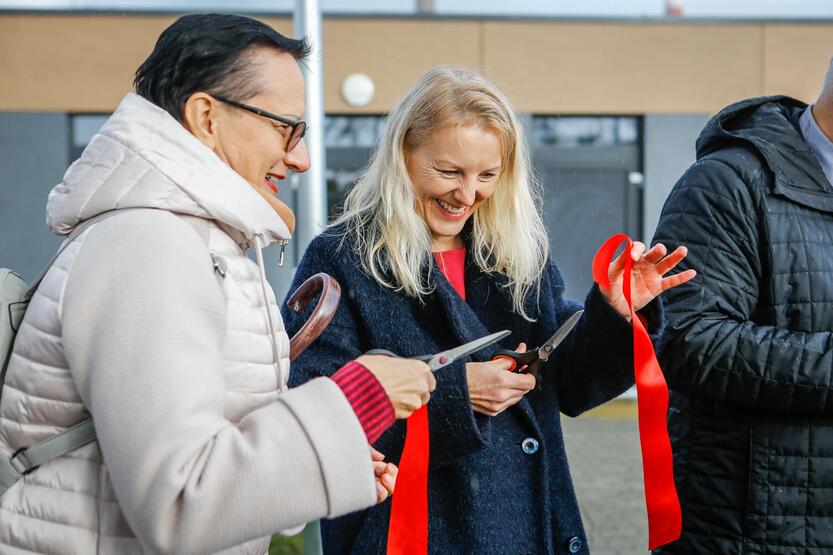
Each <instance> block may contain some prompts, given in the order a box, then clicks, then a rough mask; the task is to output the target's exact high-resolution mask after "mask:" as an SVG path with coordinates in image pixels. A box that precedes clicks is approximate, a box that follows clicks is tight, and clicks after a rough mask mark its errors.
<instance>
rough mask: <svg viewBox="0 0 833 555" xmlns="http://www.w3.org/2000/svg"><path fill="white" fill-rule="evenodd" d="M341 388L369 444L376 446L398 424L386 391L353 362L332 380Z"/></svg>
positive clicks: (360, 366)
mask: <svg viewBox="0 0 833 555" xmlns="http://www.w3.org/2000/svg"><path fill="white" fill-rule="evenodd" d="M330 378H331V379H332V380H333V381H334V382H335V383H336V384H337V385H338V387H340V388H341V391H342V392H343V393H344V396H345V397H347V401H348V402H349V403H350V406H351V407H353V412H355V413H356V416H357V417H358V418H359V422H360V423H361V425H362V429H363V430H364V433H365V435H366V436H367V442H368V443H373V442H374V441H376V440H377V439H379V436H381V435H382V433H383V432H384V431H385V430H387V429H388V428H390V427H391V425H393V423H394V422H395V420H396V419H395V417H394V412H393V405H392V404H391V402H390V400H388V395H387V393H385V388H384V387H382V384H380V383H379V380H377V379H376V376H374V375H373V373H372V372H371V371H370V370H368V369H367V368H366V367H365V366H364V365H363V364H360V363H358V362H356V361H355V360H352V361H350V362H348V363H347V364H345V365H344V366H342V367H341V368H339V370H338V371H337V372H336V373H335V374H333V375H332V376H331V377H330Z"/></svg>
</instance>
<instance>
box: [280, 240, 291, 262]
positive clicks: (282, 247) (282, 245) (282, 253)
mask: <svg viewBox="0 0 833 555" xmlns="http://www.w3.org/2000/svg"><path fill="white" fill-rule="evenodd" d="M288 242H289V241H287V240H286V239H281V240H279V241H278V244H279V245H280V246H281V256H280V258H279V259H278V266H280V267H281V268H283V258H284V253H285V252H286V244H287V243H288Z"/></svg>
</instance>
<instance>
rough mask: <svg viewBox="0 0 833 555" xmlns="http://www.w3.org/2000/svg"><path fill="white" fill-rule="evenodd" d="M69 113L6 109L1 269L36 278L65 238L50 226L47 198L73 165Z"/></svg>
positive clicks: (0, 118)
mask: <svg viewBox="0 0 833 555" xmlns="http://www.w3.org/2000/svg"><path fill="white" fill-rule="evenodd" d="M69 143H70V139H69V116H68V115H67V114H65V113H24V112H14V113H11V112H0V267H4V268H11V269H13V270H15V271H16V272H18V273H19V274H21V275H22V276H23V277H24V278H25V279H26V280H31V279H33V278H34V277H35V276H36V275H37V273H38V272H39V271H40V269H41V268H42V267H43V266H44V265H46V263H47V262H48V261H49V259H50V257H51V256H52V255H53V254H54V252H55V250H56V249H57V247H58V245H59V244H60V242H61V240H60V238H58V237H56V236H54V235H52V234H51V233H50V232H49V230H48V229H47V227H46V198H47V196H48V195H49V191H50V190H51V189H52V187H54V186H55V185H56V184H57V183H58V182H59V181H60V180H61V177H62V176H63V175H64V171H65V170H66V168H67V165H68V164H69V148H70V147H69Z"/></svg>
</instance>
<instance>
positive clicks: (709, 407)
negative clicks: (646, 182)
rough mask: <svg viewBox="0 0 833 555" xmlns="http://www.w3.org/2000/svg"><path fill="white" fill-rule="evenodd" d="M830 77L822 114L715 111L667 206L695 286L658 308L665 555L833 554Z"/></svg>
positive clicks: (780, 109)
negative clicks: (662, 315)
mask: <svg viewBox="0 0 833 555" xmlns="http://www.w3.org/2000/svg"><path fill="white" fill-rule="evenodd" d="M830 75H833V71H831V73H830ZM830 75H829V77H828V79H827V84H826V86H825V91H824V92H823V94H822V96H821V97H820V99H819V101H818V102H817V103H816V104H815V105H814V106H813V107H812V109H811V108H810V107H808V106H807V105H805V104H804V103H802V102H799V101H797V100H794V99H791V98H787V97H783V96H773V97H767V98H755V99H751V100H746V101H743V102H739V103H737V104H734V105H732V106H729V107H728V108H726V109H724V110H723V111H721V112H720V113H719V114H717V115H716V116H715V117H714V118H713V119H712V120H711V121H710V122H709V123H708V125H707V126H706V127H705V129H704V130H703V132H702V134H701V135H700V138H699V139H698V141H697V162H696V163H695V164H694V165H693V166H692V167H691V168H690V169H689V170H688V171H687V172H686V173H685V174H684V175H683V176H682V178H680V180H679V182H678V183H677V184H676V186H675V187H674V189H673V191H672V192H671V194H670V196H669V197H668V200H667V201H666V204H665V207H664V209H663V213H662V216H661V219H660V223H659V226H658V228H657V232H656V235H655V237H654V240H655V241H661V242H663V243H665V244H667V245H669V246H670V247H673V246H674V245H675V244H682V243H684V244H685V245H686V246H687V247H688V248H689V255H688V257H687V258H686V260H684V261H683V262H682V264H681V265H680V267H681V268H684V267H686V266H691V267H696V268H697V269H698V272H699V275H698V279H696V280H693V281H690V282H688V283H687V284H685V285H683V286H680V287H678V288H676V289H672V290H670V291H668V292H667V293H666V294H665V298H664V300H665V302H666V305H665V307H666V311H667V312H666V314H667V319H668V328H667V330H666V336H665V338H664V342H663V345H662V347H661V353H660V360H661V364H662V368H663V369H664V371H665V375H666V378H667V380H668V384H669V387H670V388H671V390H672V392H671V400H670V408H669V414H668V423H669V430H670V433H671V440H672V445H673V450H674V471H675V477H676V482H677V487H678V491H679V495H680V500H681V504H682V509H683V534H682V537H681V538H680V540H679V541H677V542H675V543H673V544H670V545H668V546H666V547H664V548H662V549H660V550H658V551H657V553H662V554H679V553H686V554H688V553H709V554H712V553H720V554H734V553H738V554H740V553H743V554H759V553H760V554H763V553H778V554H781V553H785V554H786V553H802V554H822V553H824V554H829V553H833V185H831V179H833V143H831V140H830V138H831V137H833V78H830Z"/></svg>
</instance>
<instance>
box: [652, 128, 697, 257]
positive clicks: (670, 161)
mask: <svg viewBox="0 0 833 555" xmlns="http://www.w3.org/2000/svg"><path fill="white" fill-rule="evenodd" d="M707 121H709V116H708V115H706V114H702V115H700V114H693V115H688V114H686V115H682V114H667V115H666V114H663V115H650V114H649V115H646V116H645V119H644V120H643V125H644V127H643V133H644V134H643V137H644V141H645V142H644V145H645V150H644V152H645V172H644V173H645V183H644V186H645V189H644V191H645V204H644V206H645V219H644V230H645V234H644V236H645V239H647V240H648V241H650V240H651V238H652V237H653V236H654V231H655V230H656V228H657V222H659V216H660V213H661V212H662V206H663V204H665V199H666V197H668V193H670V192H671V189H672V188H673V187H674V184H675V183H676V182H677V180H678V179H679V178H680V176H681V175H683V173H685V171H686V169H688V167H689V166H690V165H691V164H693V163H694V143H695V142H696V141H697V137H698V135H700V131H701V130H702V129H703V126H705V125H706V122H707Z"/></svg>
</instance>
